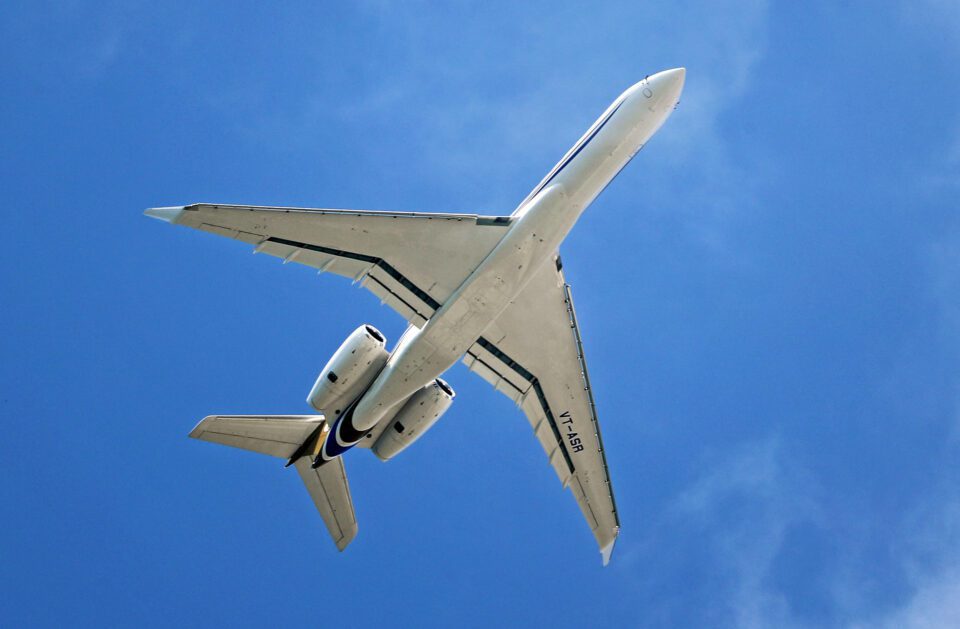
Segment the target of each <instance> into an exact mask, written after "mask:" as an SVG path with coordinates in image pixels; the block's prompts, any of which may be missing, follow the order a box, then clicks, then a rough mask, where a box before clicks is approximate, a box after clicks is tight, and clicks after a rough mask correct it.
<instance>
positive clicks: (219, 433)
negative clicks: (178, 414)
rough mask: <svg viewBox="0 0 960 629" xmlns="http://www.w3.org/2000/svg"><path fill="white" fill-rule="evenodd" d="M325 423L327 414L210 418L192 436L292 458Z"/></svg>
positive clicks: (218, 416)
mask: <svg viewBox="0 0 960 629" xmlns="http://www.w3.org/2000/svg"><path fill="white" fill-rule="evenodd" d="M322 422H323V415H210V416H209V417H204V418H203V420H202V421H201V422H200V423H199V424H197V425H196V427H195V428H194V429H193V430H191V431H190V436H191V437H193V438H194V439H200V440H201V441H210V442H213V443H219V444H221V445H225V446H231V447H234V448H241V449H243V450H250V451H252V452H259V453H260V454H269V455H270V456H276V457H280V458H282V459H288V458H290V457H291V456H292V455H293V453H294V452H296V451H297V449H298V448H299V447H300V444H302V443H303V442H304V441H306V440H307V438H308V437H309V436H310V435H311V434H312V433H313V431H314V430H315V429H316V428H317V426H318V425H320V424H321V423H322Z"/></svg>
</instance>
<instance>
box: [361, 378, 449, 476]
mask: <svg viewBox="0 0 960 629" xmlns="http://www.w3.org/2000/svg"><path fill="white" fill-rule="evenodd" d="M454 397H456V393H454V392H453V389H451V388H450V385H449V384H447V383H446V382H444V381H443V380H441V379H440V378H437V379H436V380H434V381H433V382H431V383H429V384H427V385H426V386H425V387H423V388H422V389H420V390H419V391H417V392H416V393H414V394H413V395H411V396H410V399H408V400H407V401H406V402H404V404H403V406H401V407H400V410H399V411H398V412H397V414H396V415H395V416H394V417H393V419H392V420H390V423H389V424H387V427H386V428H384V430H383V432H381V433H380V436H379V437H378V438H377V441H376V443H374V444H373V448H372V449H373V453H374V454H376V455H377V456H378V457H380V459H381V460H383V461H386V460H388V459H390V458H393V457H394V456H396V455H397V454H399V453H400V451H402V450H404V449H406V448H407V447H409V446H410V444H412V443H413V442H414V441H416V440H417V439H419V438H420V437H421V436H422V435H423V433H425V432H426V431H427V430H428V429H429V428H430V427H431V426H433V425H434V424H435V423H436V422H437V420H438V419H440V416H441V415H443V414H444V413H445V412H446V411H447V409H448V408H450V405H451V404H453V398H454Z"/></svg>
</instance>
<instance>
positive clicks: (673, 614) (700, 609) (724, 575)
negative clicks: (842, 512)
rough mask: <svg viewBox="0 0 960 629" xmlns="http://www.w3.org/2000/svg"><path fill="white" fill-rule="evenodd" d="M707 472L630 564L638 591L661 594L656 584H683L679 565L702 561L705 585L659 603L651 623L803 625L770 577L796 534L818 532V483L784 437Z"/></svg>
mask: <svg viewBox="0 0 960 629" xmlns="http://www.w3.org/2000/svg"><path fill="white" fill-rule="evenodd" d="M704 468H705V469H704V472H703V473H702V474H701V475H700V476H699V477H698V478H696V479H694V480H693V481H692V482H691V483H690V484H689V485H688V486H687V487H686V488H685V489H684V490H682V491H681V492H680V493H679V494H678V495H677V496H676V497H675V498H674V500H673V501H672V502H671V504H670V505H669V506H668V507H667V509H665V510H664V511H663V512H662V513H661V514H660V515H659V516H658V519H657V522H656V524H655V525H654V526H653V527H652V534H651V535H650V536H649V537H650V539H651V542H650V543H649V545H648V546H646V547H640V548H635V549H634V550H633V551H631V552H630V553H629V554H628V555H626V556H625V557H624V558H623V564H624V568H623V569H624V571H625V572H627V573H629V574H631V575H640V576H638V577H637V578H639V581H638V583H637V587H638V590H639V591H641V592H644V593H647V592H652V591H656V590H657V587H658V586H657V583H655V582H654V580H662V579H665V580H667V581H672V580H674V578H675V577H676V576H677V575H670V574H669V573H670V571H671V570H673V569H674V568H673V566H672V564H674V563H677V564H680V565H682V564H684V563H686V562H689V561H690V557H697V558H696V560H695V564H696V569H695V570H696V575H697V578H698V579H702V581H703V583H702V584H696V583H687V588H688V589H687V590H686V591H685V592H683V593H680V594H675V595H673V596H656V597H654V598H653V600H651V601H650V602H649V604H648V605H645V606H644V607H643V608H642V610H641V612H640V613H641V614H643V618H642V621H643V622H647V623H650V624H657V622H659V621H657V620H656V619H659V620H660V621H663V622H665V623H666V624H677V623H678V622H680V623H681V624H692V625H698V624H699V625H703V624H709V625H710V626H735V627H766V626H778V627H786V626H793V625H798V624H800V622H799V621H798V620H797V619H796V618H794V615H793V612H792V610H791V606H790V601H789V600H788V599H787V598H786V596H785V595H784V594H783V593H782V592H781V591H780V590H778V589H777V588H776V587H775V586H774V585H772V584H771V580H770V574H771V571H772V570H773V567H774V566H775V564H776V562H777V561H778V558H779V557H780V556H781V553H782V552H783V551H784V545H785V540H786V538H787V536H788V535H789V533H790V531H792V530H794V529H796V528H797V527H801V526H814V527H815V526H818V525H819V524H818V523H819V521H820V520H821V513H820V507H819V506H818V502H817V499H816V495H817V493H818V490H817V484H816V481H815V480H814V478H813V476H812V475H811V474H809V473H807V472H806V471H805V470H804V469H803V468H802V467H800V466H798V465H797V463H796V461H795V460H793V458H792V457H791V456H790V455H789V454H788V453H787V452H786V451H785V449H784V448H783V445H782V444H781V441H780V439H779V438H776V437H768V438H766V439H760V440H757V441H750V442H745V443H742V444H741V445H740V446H738V447H735V448H733V449H731V450H729V451H728V452H727V453H725V454H723V455H719V456H716V457H713V459H712V460H710V461H706V462H705V465H704ZM677 531H682V533H680V534H678V533H677ZM652 540H656V541H655V542H654V541H652ZM680 540H684V541H683V542H682V543H683V544H684V547H683V548H680V549H673V550H672V551H671V552H669V553H668V555H669V556H668V557H666V558H665V557H662V556H661V552H662V550H661V548H662V545H664V544H671V543H676V542H678V541H680ZM693 540H695V542H694V541H693ZM690 544H695V545H694V546H690ZM664 562H666V564H667V565H663V564H664ZM665 573H666V576H665ZM692 592H697V596H698V600H697V602H696V604H691V602H690V601H689V597H690V596H691V593H692ZM691 615H692V616H691ZM651 619H654V621H651ZM679 619H685V620H679Z"/></svg>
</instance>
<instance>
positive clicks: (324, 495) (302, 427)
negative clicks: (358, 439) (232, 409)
mask: <svg viewBox="0 0 960 629" xmlns="http://www.w3.org/2000/svg"><path fill="white" fill-rule="evenodd" d="M324 422H325V420H324V418H323V415H211V416H209V417H206V418H204V419H203V421H201V422H200V423H199V424H197V426H196V428H194V429H193V430H192V431H190V436H191V437H193V438H194V439H200V440H203V441H211V442H213V443H219V444H223V445H227V446H233V447H234V448H242V449H244V450H252V451H253V452H259V453H261V454H269V455H271V456H276V457H280V458H283V459H288V460H292V462H293V464H294V465H295V466H296V468H297V472H299V473H300V478H301V479H302V480H303V484H304V485H306V487H307V491H308V492H309V493H310V498H312V499H313V504H314V505H315V506H316V507H317V511H319V512H320V517H322V518H323V522H324V524H326V525H327V530H328V531H330V536H331V537H332V538H333V542H334V543H335V544H336V545H337V548H338V549H339V550H343V549H344V548H346V547H347V544H349V543H350V542H351V541H353V538H354V537H356V535H357V518H356V515H355V514H354V511H353V499H352V498H351V497H350V485H349V484H348V483H347V473H346V471H345V470H344V468H343V460H342V459H340V458H339V457H338V458H337V459H335V460H334V461H330V462H329V463H326V464H324V465H321V466H320V467H318V468H316V469H313V468H311V466H310V463H311V457H310V456H309V455H310V454H311V451H312V450H313V448H310V447H307V448H304V446H305V445H309V444H307V443H306V442H307V441H309V440H310V439H312V438H316V436H317V435H318V430H317V429H318V428H322V427H323V424H324Z"/></svg>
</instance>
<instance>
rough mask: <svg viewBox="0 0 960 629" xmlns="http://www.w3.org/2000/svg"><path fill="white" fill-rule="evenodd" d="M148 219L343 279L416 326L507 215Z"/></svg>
mask: <svg viewBox="0 0 960 629" xmlns="http://www.w3.org/2000/svg"><path fill="white" fill-rule="evenodd" d="M146 214H147V215H148V216H152V217H154V218H159V219H161V220H164V221H167V222H170V223H174V224H177V225H186V226H187V227H193V228H196V229H201V230H203V231H207V232H210V233H213V234H217V235H220V236H226V237H228V238H233V239H235V240H240V241H242V242H245V243H247V244H249V245H253V246H254V253H267V254H270V255H273V256H277V257H279V258H282V259H283V261H284V262H285V263H286V262H296V263H298V264H305V265H308V266H312V267H314V268H317V269H319V270H320V271H321V272H330V273H335V274H337V275H342V276H344V277H349V278H350V279H352V280H353V281H354V282H360V284H361V286H364V287H365V288H367V289H369V290H370V291H371V292H372V293H373V294H375V295H376V296H377V297H379V298H380V300H381V301H382V302H383V303H386V304H388V305H389V306H390V307H391V308H393V309H394V310H395V311H397V312H398V313H400V315H402V316H403V317H404V318H405V319H406V320H407V321H409V322H410V323H412V324H413V325H416V326H418V327H420V326H422V325H423V324H424V323H425V322H426V320H427V319H429V318H430V317H431V316H432V315H433V313H434V311H435V310H437V309H438V308H440V306H441V305H442V304H443V302H444V301H446V299H447V298H448V297H449V296H450V294H451V293H453V291H454V290H456V289H457V287H459V286H460V284H462V283H463V280H465V279H466V278H467V277H468V276H469V275H470V273H471V272H472V271H473V270H474V269H475V268H477V266H478V265H479V264H480V262H481V261H483V259H484V258H485V257H486V256H487V254H488V253H490V251H491V250H492V249H493V247H494V246H495V245H496V244H497V242H499V241H500V239H501V238H502V237H503V235H504V233H505V232H506V229H507V227H509V225H510V221H511V219H510V217H507V216H497V217H491V216H478V215H476V214H425V213H417V212H374V211H364V210H326V209H304V208H280V207H260V206H247V205H213V204H206V203H199V204H195V205H188V206H184V207H168V208H152V209H149V210H147V211H146Z"/></svg>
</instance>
